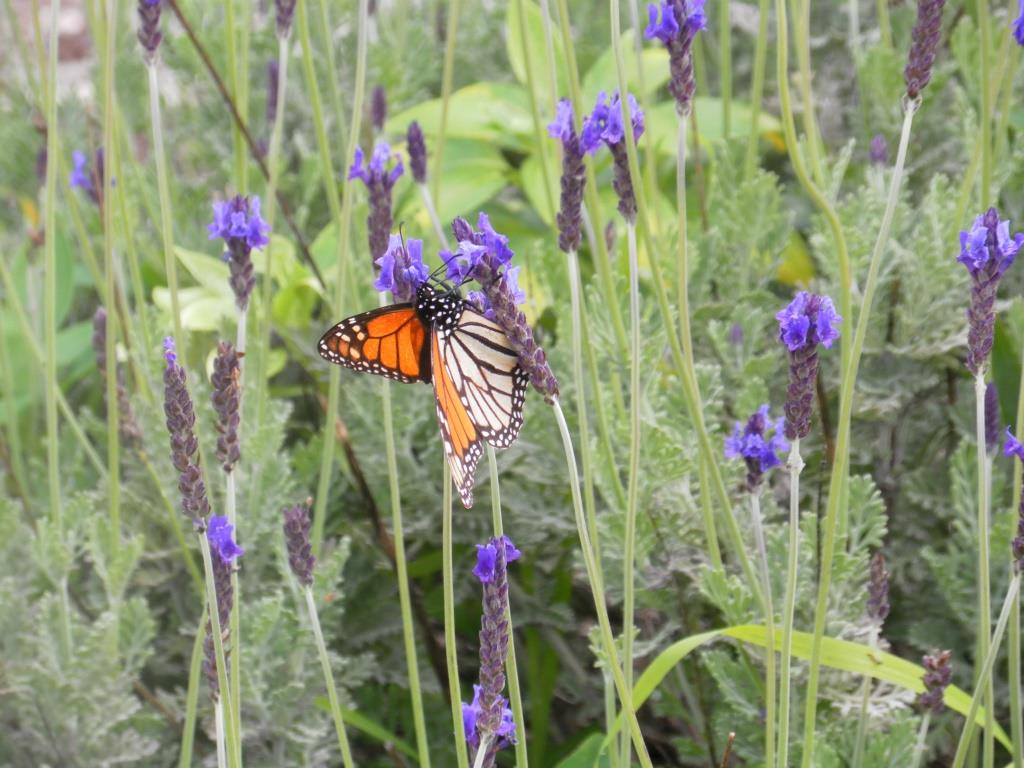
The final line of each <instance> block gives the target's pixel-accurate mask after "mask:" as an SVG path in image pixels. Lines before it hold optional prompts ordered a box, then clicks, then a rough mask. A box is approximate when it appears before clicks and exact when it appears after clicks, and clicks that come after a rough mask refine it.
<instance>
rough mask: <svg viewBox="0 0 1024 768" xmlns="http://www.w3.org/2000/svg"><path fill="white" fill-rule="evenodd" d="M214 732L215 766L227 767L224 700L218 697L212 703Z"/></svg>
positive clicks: (218, 767) (219, 767)
mask: <svg viewBox="0 0 1024 768" xmlns="http://www.w3.org/2000/svg"><path fill="white" fill-rule="evenodd" d="M213 719H214V726H213V730H214V734H215V740H216V742H217V768H227V765H228V752H227V748H228V745H227V743H228V739H227V729H226V727H225V726H226V723H225V721H224V701H223V700H222V699H218V700H217V701H215V702H214V703H213Z"/></svg>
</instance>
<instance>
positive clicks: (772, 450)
mask: <svg viewBox="0 0 1024 768" xmlns="http://www.w3.org/2000/svg"><path fill="white" fill-rule="evenodd" d="M784 425H785V419H783V418H779V419H776V420H775V421H772V420H771V418H769V416H768V405H767V404H765V405H762V406H761V407H760V408H758V409H757V411H755V412H754V414H753V415H752V416H751V417H750V418H749V419H747V423H746V424H745V425H744V424H741V423H740V422H738V421H737V422H736V427H735V429H734V430H733V433H732V435H731V436H730V437H727V438H726V440H725V458H727V459H742V460H743V461H744V462H745V463H746V465H747V483H746V490H747V492H748V493H754V492H756V491H757V488H758V487H759V486H760V485H761V480H762V478H763V477H764V473H765V472H767V471H768V470H769V469H771V468H772V467H777V466H779V464H781V463H782V459H781V458H780V454H783V453H785V452H786V451H788V450H789V443H787V442H786V440H785V438H783V436H782V431H783V427H784Z"/></svg>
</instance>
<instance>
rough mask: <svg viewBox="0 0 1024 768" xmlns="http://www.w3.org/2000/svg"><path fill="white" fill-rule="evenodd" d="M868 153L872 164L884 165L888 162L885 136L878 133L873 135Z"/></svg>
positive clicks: (887, 147)
mask: <svg viewBox="0 0 1024 768" xmlns="http://www.w3.org/2000/svg"><path fill="white" fill-rule="evenodd" d="M869 155H870V157H871V162H872V164H874V165H886V164H887V163H888V162H889V144H888V142H886V140H885V136H883V135H882V134H880V133H876V134H875V135H874V137H873V138H872V139H871V148H870V151H869Z"/></svg>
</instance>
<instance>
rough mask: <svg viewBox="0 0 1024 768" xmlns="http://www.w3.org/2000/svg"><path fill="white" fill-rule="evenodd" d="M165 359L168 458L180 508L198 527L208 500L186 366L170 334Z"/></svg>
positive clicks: (208, 507) (206, 510)
mask: <svg viewBox="0 0 1024 768" xmlns="http://www.w3.org/2000/svg"><path fill="white" fill-rule="evenodd" d="M164 359H165V360H166V361H167V368H166V369H165V370H164V416H165V417H166V421H167V432H168V434H169V435H170V440H171V462H172V463H173V464H174V468H175V469H176V470H178V490H179V491H181V505H182V509H183V511H184V513H185V515H186V516H187V517H188V518H189V519H190V520H191V521H192V525H193V527H195V528H196V529H197V530H201V529H202V527H203V525H204V523H203V521H204V520H205V519H206V517H208V516H209V514H210V502H209V501H208V500H207V498H206V485H205V484H204V483H203V473H202V471H200V469H199V456H198V451H199V441H198V440H197V439H196V436H195V432H194V429H195V424H196V413H195V409H194V408H193V407H192V398H191V397H189V394H188V387H187V386H186V384H185V369H184V368H182V367H181V366H180V365H178V357H177V355H176V354H175V351H174V339H172V338H171V337H170V336H168V337H167V338H166V339H164Z"/></svg>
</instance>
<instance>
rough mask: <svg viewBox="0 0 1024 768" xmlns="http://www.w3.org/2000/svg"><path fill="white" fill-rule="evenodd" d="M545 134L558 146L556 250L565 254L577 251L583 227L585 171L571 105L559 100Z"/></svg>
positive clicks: (564, 100) (567, 101)
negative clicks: (558, 142) (559, 191)
mask: <svg viewBox="0 0 1024 768" xmlns="http://www.w3.org/2000/svg"><path fill="white" fill-rule="evenodd" d="M548 133H550V134H551V136H552V137H553V138H556V139H560V140H561V142H562V195H561V200H560V201H559V210H558V218H557V221H558V247H559V248H561V249H562V250H563V251H564V252H565V253H572V252H575V251H577V250H579V247H580V239H581V238H580V231H581V226H582V223H583V185H584V183H585V180H586V169H585V168H584V165H583V148H582V147H581V146H580V140H579V137H578V136H577V135H576V126H575V125H574V124H573V115H572V102H571V101H569V100H568V99H562V100H561V101H559V102H558V111H557V112H556V113H555V119H554V121H553V122H552V123H551V124H550V125H549V126H548Z"/></svg>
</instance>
